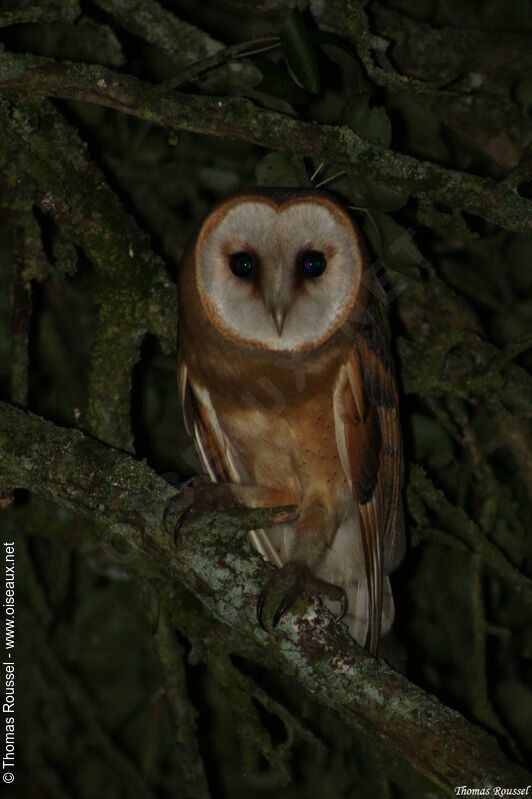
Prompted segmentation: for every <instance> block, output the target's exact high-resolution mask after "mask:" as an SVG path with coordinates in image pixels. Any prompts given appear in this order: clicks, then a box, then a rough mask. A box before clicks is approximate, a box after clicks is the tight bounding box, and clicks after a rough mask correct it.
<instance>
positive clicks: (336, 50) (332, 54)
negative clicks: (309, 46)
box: [316, 32, 368, 95]
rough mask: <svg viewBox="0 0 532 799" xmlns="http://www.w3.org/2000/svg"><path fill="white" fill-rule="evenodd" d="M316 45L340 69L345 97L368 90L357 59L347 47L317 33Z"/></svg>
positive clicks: (337, 40) (340, 41)
mask: <svg viewBox="0 0 532 799" xmlns="http://www.w3.org/2000/svg"><path fill="white" fill-rule="evenodd" d="M316 40H317V43H318V45H319V47H320V48H321V50H322V51H323V52H324V53H325V55H326V56H327V58H329V59H330V60H331V61H332V62H333V63H334V64H336V65H337V66H339V67H340V69H341V71H342V75H343V79H344V81H345V91H344V93H345V94H346V95H348V94H349V95H356V94H363V93H364V92H365V91H367V89H368V80H367V78H366V77H365V75H364V71H363V69H362V67H361V65H360V61H359V60H358V58H357V57H356V56H355V55H353V50H352V48H350V47H347V46H346V45H345V43H344V42H342V40H341V39H338V38H337V37H336V36H333V35H331V34H326V33H321V32H320V33H319V34H318V36H317V37H316Z"/></svg>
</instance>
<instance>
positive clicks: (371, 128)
mask: <svg viewBox="0 0 532 799" xmlns="http://www.w3.org/2000/svg"><path fill="white" fill-rule="evenodd" d="M342 121H343V124H344V125H348V126H349V127H350V128H351V129H352V130H354V131H355V133H358V135H359V136H362V138H363V139H366V140H367V141H370V142H372V143H373V144H380V145H381V146H382V147H389V146H390V143H391V141H392V125H391V122H390V120H389V118H388V114H387V113H386V111H385V110H384V108H382V107H381V106H375V107H374V108H370V107H369V95H368V94H361V95H359V96H357V97H351V98H350V99H349V100H348V101H347V103H346V104H345V107H344V113H343V119H342Z"/></svg>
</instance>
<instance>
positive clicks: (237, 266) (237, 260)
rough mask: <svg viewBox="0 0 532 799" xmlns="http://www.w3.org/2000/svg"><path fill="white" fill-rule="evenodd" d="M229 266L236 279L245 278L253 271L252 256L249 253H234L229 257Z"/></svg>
mask: <svg viewBox="0 0 532 799" xmlns="http://www.w3.org/2000/svg"><path fill="white" fill-rule="evenodd" d="M229 266H230V267H231V272H232V273H233V274H234V275H236V276H237V277H247V276H248V275H250V274H251V272H252V271H253V256H252V255H250V254H249V252H234V253H233V254H232V255H231V256H230V257H229Z"/></svg>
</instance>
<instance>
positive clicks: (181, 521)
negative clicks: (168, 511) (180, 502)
mask: <svg viewBox="0 0 532 799" xmlns="http://www.w3.org/2000/svg"><path fill="white" fill-rule="evenodd" d="M191 510H192V505H189V506H188V508H185V510H184V511H183V513H181V514H180V515H179V516H178V518H177V521H176V523H175V525H174V546H177V536H178V535H179V533H180V531H181V528H182V527H183V524H184V522H185V519H186V518H187V516H189V514H190V511H191Z"/></svg>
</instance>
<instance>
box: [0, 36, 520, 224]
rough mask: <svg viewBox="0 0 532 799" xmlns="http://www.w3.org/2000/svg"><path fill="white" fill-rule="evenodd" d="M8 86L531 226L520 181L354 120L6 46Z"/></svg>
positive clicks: (4, 81)
mask: <svg viewBox="0 0 532 799" xmlns="http://www.w3.org/2000/svg"><path fill="white" fill-rule="evenodd" d="M2 88H3V89H4V90H5V91H6V92H8V93H13V92H14V93H26V94H28V93H29V94H33V95H38V96H39V95H40V96H50V97H61V98H65V99H71V100H81V101H84V102H89V103H96V104H99V105H103V106H107V107H109V108H115V109H116V110H119V111H122V112H124V113H126V114H131V115H133V116H136V117H139V118H142V119H147V120H150V121H151V122H154V123H156V124H159V125H162V126H164V127H166V128H168V129H170V130H189V131H193V132H196V133H204V134H210V135H214V136H221V137H223V138H232V139H237V140H240V141H247V142H250V143H253V144H257V145H259V146H261V147H269V148H271V149H273V150H279V151H281V152H285V153H287V154H289V155H293V156H297V157H301V156H302V155H306V156H310V157H313V158H315V159H317V160H327V161H328V162H329V163H331V164H334V165H336V166H338V167H340V168H343V169H345V170H347V171H350V172H354V173H362V174H368V173H371V175H372V178H373V179H374V180H376V181H378V182H381V183H383V184H385V185H387V186H389V187H390V188H391V189H394V190H395V191H398V192H407V193H409V194H411V195H413V196H414V197H417V198H419V199H421V200H425V201H427V200H437V201H438V202H440V203H443V204H446V205H449V206H450V207H452V208H455V207H458V208H462V209H464V210H465V211H468V212H469V213H471V214H477V215H478V216H481V217H483V218H484V219H487V220H488V221H490V222H493V223H495V224H497V225H501V226H502V227H504V228H506V229H508V230H515V231H530V230H532V202H530V201H529V200H526V199H524V198H523V197H520V196H519V194H518V193H517V191H516V190H515V188H514V187H513V186H510V185H508V184H506V183H503V182H499V183H498V182H496V181H494V180H492V179H491V178H482V177H477V176H476V175H472V174H468V173H463V172H457V171H454V170H452V169H445V168H444V167H440V166H438V165H436V164H432V163H428V162H425V161H419V160H418V159H416V158H412V157H411V156H408V155H403V154H400V153H395V152H391V151H389V150H386V149H384V148H382V147H379V146H377V145H374V144H371V143H370V142H368V141H366V140H365V139H362V138H361V137H360V136H358V135H357V134H356V133H354V132H353V131H352V130H351V129H349V128H347V127H339V126H331V125H317V124H315V123H309V122H301V121H297V120H294V119H291V118H289V117H286V116H283V115H281V114H278V113H274V112H271V111H267V110H264V109H261V108H258V107H257V106H255V105H253V103H251V102H249V101H248V100H243V99H239V98H216V97H199V96H194V95H187V94H179V93H174V92H169V91H167V90H165V89H162V88H161V87H158V86H152V85H150V84H147V83H145V82H143V81H140V80H138V79H137V78H134V77H132V76H130V75H122V74H119V73H117V72H114V71H113V70H109V69H107V68H105V67H100V66H96V65H90V66H87V65H86V64H74V63H71V62H62V63H58V62H56V61H54V60H53V59H48V58H41V57H37V56H29V55H18V54H11V53H6V52H4V53H1V54H0V89H2Z"/></svg>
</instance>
